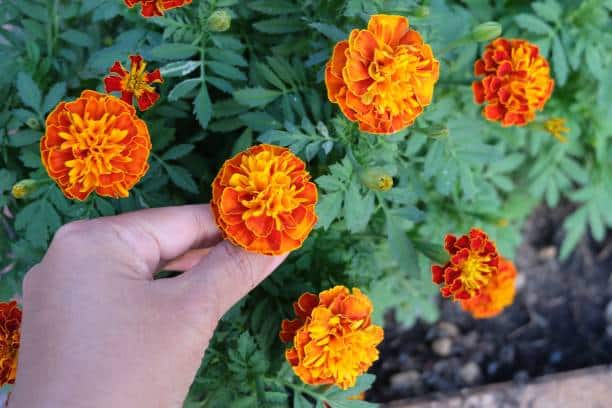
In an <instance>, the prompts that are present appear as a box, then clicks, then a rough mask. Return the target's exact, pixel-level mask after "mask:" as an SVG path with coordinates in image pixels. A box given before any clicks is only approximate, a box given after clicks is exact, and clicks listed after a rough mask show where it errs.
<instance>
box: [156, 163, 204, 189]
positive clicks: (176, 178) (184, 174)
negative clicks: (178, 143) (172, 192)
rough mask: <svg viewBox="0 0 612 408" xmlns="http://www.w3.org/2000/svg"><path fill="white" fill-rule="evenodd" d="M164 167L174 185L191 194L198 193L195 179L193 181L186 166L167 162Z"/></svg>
mask: <svg viewBox="0 0 612 408" xmlns="http://www.w3.org/2000/svg"><path fill="white" fill-rule="evenodd" d="M164 168H165V169H166V172H167V173H168V176H169V177H170V180H172V182H173V183H174V184H175V185H176V186H178V187H180V188H182V189H183V190H185V191H188V192H190V193H193V194H197V193H198V186H197V184H196V183H195V181H193V177H192V176H191V173H189V171H188V170H187V169H186V168H184V167H180V166H173V165H169V164H166V165H165V166H164Z"/></svg>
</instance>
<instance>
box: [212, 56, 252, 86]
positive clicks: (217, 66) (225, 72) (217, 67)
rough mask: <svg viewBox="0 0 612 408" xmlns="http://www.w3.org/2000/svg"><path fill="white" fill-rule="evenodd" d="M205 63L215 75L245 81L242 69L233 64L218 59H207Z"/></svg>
mask: <svg viewBox="0 0 612 408" xmlns="http://www.w3.org/2000/svg"><path fill="white" fill-rule="evenodd" d="M206 65H207V66H208V67H209V68H210V69H211V70H212V71H213V72H214V73H215V74H217V75H219V76H221V77H223V78H227V79H231V80H235V81H246V76H245V75H244V73H242V71H240V70H239V69H238V68H236V67H235V66H233V65H230V64H225V63H222V62H218V61H208V62H207V63H206Z"/></svg>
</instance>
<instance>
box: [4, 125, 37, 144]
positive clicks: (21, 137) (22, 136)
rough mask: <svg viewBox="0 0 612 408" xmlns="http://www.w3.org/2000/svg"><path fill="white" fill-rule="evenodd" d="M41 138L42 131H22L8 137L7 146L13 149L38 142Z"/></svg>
mask: <svg viewBox="0 0 612 408" xmlns="http://www.w3.org/2000/svg"><path fill="white" fill-rule="evenodd" d="M41 137H42V131H40V130H32V129H23V130H20V131H19V132H17V133H15V134H12V135H10V136H9V141H8V144H9V146H13V147H22V146H27V145H31V144H32V143H36V142H38V141H40V138H41Z"/></svg>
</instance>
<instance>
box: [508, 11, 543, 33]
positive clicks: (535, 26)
mask: <svg viewBox="0 0 612 408" xmlns="http://www.w3.org/2000/svg"><path fill="white" fill-rule="evenodd" d="M514 20H515V21H516V24H518V26H519V27H521V28H522V29H524V30H527V31H529V32H532V33H535V34H549V33H551V32H552V27H551V26H549V25H548V24H547V23H546V22H544V21H542V20H541V19H540V18H538V17H536V16H534V15H533V14H518V15H516V16H515V17H514Z"/></svg>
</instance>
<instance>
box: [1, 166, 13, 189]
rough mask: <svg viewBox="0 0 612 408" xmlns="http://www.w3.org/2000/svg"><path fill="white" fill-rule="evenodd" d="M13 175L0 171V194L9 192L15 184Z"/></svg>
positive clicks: (3, 170) (5, 170)
mask: <svg viewBox="0 0 612 408" xmlns="http://www.w3.org/2000/svg"><path fill="white" fill-rule="evenodd" d="M15 181H16V177H15V173H13V172H11V171H8V170H7V169H0V193H2V192H4V191H9V190H10V189H11V188H12V187H13V184H15Z"/></svg>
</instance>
